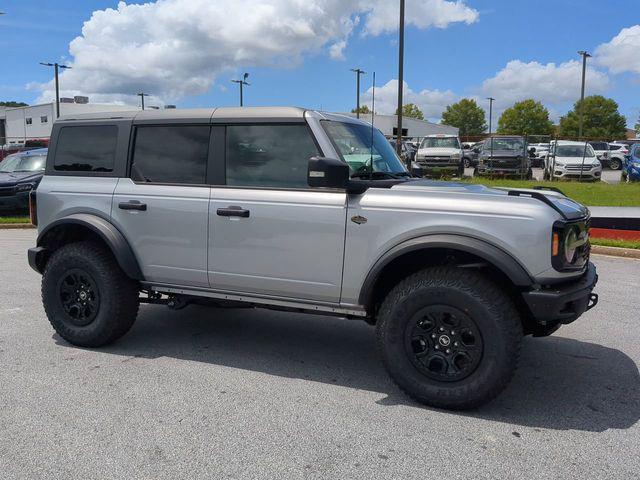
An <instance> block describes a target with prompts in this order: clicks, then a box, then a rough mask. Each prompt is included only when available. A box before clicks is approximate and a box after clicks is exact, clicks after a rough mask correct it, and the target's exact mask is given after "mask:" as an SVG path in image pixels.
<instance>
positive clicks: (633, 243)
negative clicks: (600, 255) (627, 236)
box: [590, 238, 640, 249]
mask: <svg viewBox="0 0 640 480" xmlns="http://www.w3.org/2000/svg"><path fill="white" fill-rule="evenodd" d="M590 241H591V245H600V246H603V247H618V248H635V249H640V240H613V239H611V238H591V240H590Z"/></svg>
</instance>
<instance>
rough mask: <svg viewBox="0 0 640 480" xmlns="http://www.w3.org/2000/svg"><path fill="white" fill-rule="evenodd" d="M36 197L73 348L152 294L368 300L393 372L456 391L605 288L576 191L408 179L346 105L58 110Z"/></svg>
mask: <svg viewBox="0 0 640 480" xmlns="http://www.w3.org/2000/svg"><path fill="white" fill-rule="evenodd" d="M30 204H31V210H32V218H33V221H34V222H35V223H37V225H38V239H37V245H35V246H34V247H33V248H31V249H30V250H29V252H28V258H29V263H30V265H31V266H32V267H33V268H34V269H35V270H36V271H38V272H40V273H42V275H43V278H42V298H43V303H44V308H45V311H46V314H47V317H48V319H49V321H50V322H51V325H52V326H53V328H54V329H55V330H56V331H57V332H58V334H59V335H60V336H61V337H62V338H64V339H65V340H67V341H68V342H70V343H72V344H74V345H79V346H82V347H99V346H102V345H106V344H108V343H110V342H113V341H115V340H117V339H118V338H120V337H121V336H122V335H124V334H125V333H126V332H127V331H128V330H129V329H130V328H131V326H132V325H133V323H134V321H135V319H136V315H137V312H138V308H139V306H140V304H149V303H152V304H164V305H166V306H168V307H169V308H173V309H178V308H184V307H186V306H188V305H189V304H193V303H198V304H208V305H219V306H225V307H244V308H246V307H255V308H270V309H281V310H286V311H293V312H300V313H315V314H322V315H334V316H339V317H345V318H351V319H362V320H365V321H366V322H368V323H370V324H372V325H375V326H376V329H377V334H378V345H379V347H380V355H381V357H382V361H383V362H384V364H385V366H386V367H387V370H388V371H389V373H390V375H391V377H392V378H393V380H394V381H395V382H396V383H397V384H398V386H399V387H400V388H401V389H402V390H404V391H405V392H407V393H408V394H409V395H410V396H411V397H413V398H414V399H416V400H417V401H419V402H423V403H425V404H428V405H432V406H436V407H443V408H451V409H464V408H472V407H476V406H478V405H481V404H483V403H485V402H487V401H489V400H490V399H492V398H493V397H495V396H496V395H497V394H498V393H499V392H500V391H502V389H503V388H504V387H505V386H506V385H507V383H508V382H509V380H510V379H511V377H512V376H513V374H514V372H515V369H516V364H517V360H518V356H519V351H520V344H521V339H522V337H523V335H527V334H528V335H536V336H544V335H549V334H551V333H553V332H554V331H555V330H557V329H558V328H559V327H560V326H561V325H563V324H567V323H570V322H573V321H574V320H576V319H577V318H578V317H580V315H582V314H583V313H584V312H585V311H586V310H587V309H589V308H591V307H593V306H594V305H595V304H596V303H597V295H595V294H594V293H593V289H594V287H595V285H596V281H597V275H596V271H595V268H594V266H593V265H592V264H591V263H590V262H589V211H588V210H587V209H586V208H585V207H583V206H582V205H580V204H578V203H576V202H574V201H572V200H570V199H569V198H567V197H565V196H564V195H562V194H561V193H559V192H557V191H548V190H507V189H489V188H486V187H483V186H480V185H469V184H459V183H445V182H431V181H426V180H422V179H416V178H413V177H412V176H411V175H410V174H409V173H408V172H407V170H406V169H405V167H404V165H403V163H402V162H401V161H400V160H399V159H398V157H397V156H396V154H395V152H394V149H393V148H392V146H391V145H390V144H389V142H388V141H387V140H386V139H385V138H384V136H383V135H382V133H381V132H379V131H378V130H375V129H373V127H372V126H371V125H370V124H367V123H365V122H361V121H359V120H355V119H353V118H350V117H346V116H341V115H331V114H325V113H319V112H315V111H310V110H303V109H298V108H218V109H210V110H172V111H145V112H131V113H129V114H121V113H119V114H118V116H112V114H106V115H103V116H100V115H91V116H77V117H73V118H62V119H60V120H59V121H57V122H56V123H55V125H54V127H53V132H52V136H51V145H50V149H49V154H48V158H47V164H46V171H45V176H44V178H43V180H42V182H41V183H40V185H39V187H38V189H37V191H36V192H34V193H33V194H32V195H31V198H30ZM212 321H215V319H214V318H212Z"/></svg>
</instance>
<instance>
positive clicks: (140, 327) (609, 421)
mask: <svg viewBox="0 0 640 480" xmlns="http://www.w3.org/2000/svg"><path fill="white" fill-rule="evenodd" d="M56 338H57V339H58V342H59V343H60V344H61V345H65V346H67V347H69V345H68V344H67V343H66V342H64V341H63V340H62V339H60V338H59V337H56ZM101 351H104V352H107V353H113V354H117V355H122V356H126V357H127V358H126V359H124V360H123V361H127V360H128V359H129V358H130V357H143V358H149V359H154V358H159V357H172V358H176V359H181V360H189V361H195V362H204V363H210V364H215V365H222V366H227V367H233V368H238V369H243V370H251V371H256V372H263V373H266V374H269V375H277V376H282V377H288V378H299V379H306V380H310V381H314V382H321V383H330V384H335V385H341V386H345V387H350V388H355V389H363V390H368V391H374V392H380V393H383V394H386V395H387V397H386V398H384V399H382V400H379V401H378V403H379V404H381V405H409V406H413V407H419V405H418V404H416V403H415V402H413V401H411V400H410V399H408V398H407V397H405V396H404V395H403V394H402V393H401V392H400V391H399V390H398V389H397V388H396V387H395V386H394V385H393V383H392V382H391V381H390V379H389V378H388V377H387V374H386V372H385V370H384V368H383V366H382V364H381V362H380V359H379V357H378V355H377V351H376V344H375V331H374V329H373V328H372V327H370V326H368V325H366V324H365V323H364V322H360V321H348V320H341V319H335V318H331V317H319V316H313V315H300V314H293V313H279V312H271V311H268V310H251V309H247V310H224V309H213V308H204V307H195V306H192V307H189V308H187V309H185V310H181V311H178V312H174V311H170V310H167V309H166V308H164V307H157V306H146V307H142V308H141V311H140V315H139V318H138V321H137V323H136V324H135V326H134V327H133V329H132V331H131V332H130V333H129V334H128V335H127V336H125V337H124V338H123V339H122V340H120V341H119V342H118V343H116V344H115V345H113V346H110V347H107V348H104V349H102V350H101ZM451 414H452V415H467V416H469V417H473V418H481V419H485V420H491V421H499V422H505V423H509V424H513V425H520V426H527V427H532V428H547V429H556V430H568V429H574V430H585V431H593V432H601V431H604V430H607V429H610V428H615V429H626V428H630V427H631V426H633V425H634V424H635V423H636V422H637V421H638V419H639V418H640V375H639V373H638V367H637V366H636V364H635V362H634V361H633V360H632V359H631V358H629V357H628V356H627V355H625V354H624V353H622V352H621V351H619V350H615V349H611V348H607V347H603V346H600V345H596V344H592V343H586V342H581V341H578V340H573V339H569V338H562V337H549V338H542V339H534V338H529V337H527V338H525V340H524V343H523V350H522V356H521V360H520V368H519V369H518V371H517V372H516V376H515V378H514V380H513V382H512V383H511V385H510V386H509V387H508V388H507V390H506V391H505V392H504V393H503V394H502V395H500V396H499V397H498V398H497V399H496V400H494V401H493V402H492V403H490V404H488V405H486V406H484V407H482V408H480V409H478V410H475V411H472V412H463V413H451Z"/></svg>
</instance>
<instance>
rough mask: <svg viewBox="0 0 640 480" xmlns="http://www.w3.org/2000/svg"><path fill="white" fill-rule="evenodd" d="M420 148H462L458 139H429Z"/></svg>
mask: <svg viewBox="0 0 640 480" xmlns="http://www.w3.org/2000/svg"><path fill="white" fill-rule="evenodd" d="M420 148H460V143H459V142H458V139H457V138H456V137H444V138H443V137H427V138H425V139H424V140H422V144H421V145H420Z"/></svg>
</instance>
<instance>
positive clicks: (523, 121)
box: [498, 99, 553, 135]
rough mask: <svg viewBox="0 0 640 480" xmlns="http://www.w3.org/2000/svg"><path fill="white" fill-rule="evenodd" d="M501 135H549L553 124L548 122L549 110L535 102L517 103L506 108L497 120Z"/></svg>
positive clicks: (529, 100)
mask: <svg viewBox="0 0 640 480" xmlns="http://www.w3.org/2000/svg"><path fill="white" fill-rule="evenodd" d="M498 133H499V134H501V135H550V134H551V133H553V123H551V120H549V110H547V109H546V108H545V107H544V105H542V103H540V102H536V101H535V100H532V99H528V100H523V101H522V102H517V103H516V104H515V105H513V107H510V108H507V109H506V110H505V111H504V112H502V115H500V119H499V120H498Z"/></svg>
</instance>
